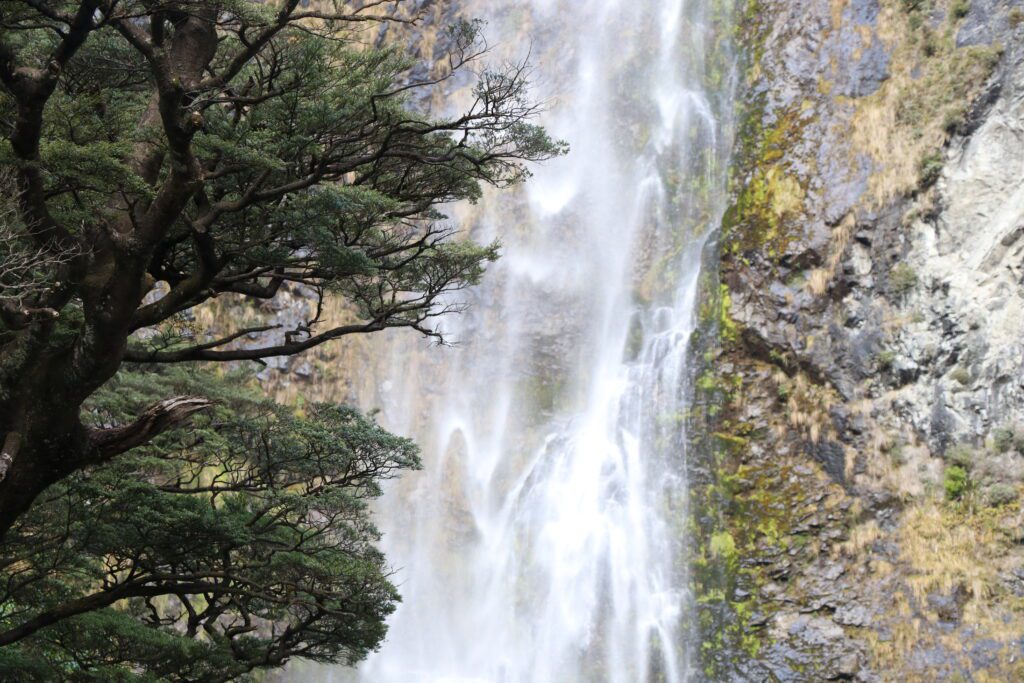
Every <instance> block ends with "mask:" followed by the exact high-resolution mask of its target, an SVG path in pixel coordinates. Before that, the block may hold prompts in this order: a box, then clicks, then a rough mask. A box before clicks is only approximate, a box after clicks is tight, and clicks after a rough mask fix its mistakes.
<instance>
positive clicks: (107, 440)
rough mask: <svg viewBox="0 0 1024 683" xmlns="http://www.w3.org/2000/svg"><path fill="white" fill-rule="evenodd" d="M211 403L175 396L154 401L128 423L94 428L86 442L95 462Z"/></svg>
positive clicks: (150, 437) (145, 440) (139, 442)
mask: <svg viewBox="0 0 1024 683" xmlns="http://www.w3.org/2000/svg"><path fill="white" fill-rule="evenodd" d="M212 405H213V402H212V401H210V400H209V399H206V398H203V397H202V396H175V397H174V398H168V399H164V400H163V401H160V402H159V403H156V404H154V405H152V406H150V407H149V408H147V409H146V411H145V412H144V413H143V414H142V416H141V417H140V418H139V419H137V420H136V421H135V422H133V423H131V424H130V425H126V426H123V427H112V428H110V429H94V430H92V431H91V432H90V433H89V442H90V445H91V447H92V449H91V450H92V452H93V453H94V454H95V459H96V460H97V461H103V460H108V459H110V458H112V457H113V456H115V455H118V454H119V453H124V452H125V451H127V450H130V449H132V448H135V447H137V446H141V445H143V444H145V443H148V442H150V441H152V440H153V439H154V438H155V437H157V436H159V435H160V434H162V433H163V432H166V431H167V430H168V429H172V428H173V427H177V426H178V425H180V424H181V423H183V422H185V421H186V420H187V419H188V418H190V417H191V416H192V415H193V414H195V413H198V412H200V411H203V410H206V409H207V408H209V407H210V406H212Z"/></svg>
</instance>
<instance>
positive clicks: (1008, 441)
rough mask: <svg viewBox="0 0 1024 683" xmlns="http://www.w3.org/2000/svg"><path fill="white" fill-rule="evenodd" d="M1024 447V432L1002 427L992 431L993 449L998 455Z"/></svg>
mask: <svg viewBox="0 0 1024 683" xmlns="http://www.w3.org/2000/svg"><path fill="white" fill-rule="evenodd" d="M1021 445H1024V432H1018V431H1017V430H1016V429H1014V428H1012V427H1000V428H998V429H995V430H993V431H992V448H993V450H995V452H996V453H1007V452H1009V451H1011V450H1014V449H1015V448H1019V447H1020V446H1021Z"/></svg>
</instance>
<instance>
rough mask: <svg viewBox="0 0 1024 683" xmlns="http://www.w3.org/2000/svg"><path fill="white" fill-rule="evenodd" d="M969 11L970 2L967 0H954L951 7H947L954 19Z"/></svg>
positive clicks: (960, 17)
mask: <svg viewBox="0 0 1024 683" xmlns="http://www.w3.org/2000/svg"><path fill="white" fill-rule="evenodd" d="M970 11H971V3H970V2H968V1H967V0H956V1H955V2H954V3H953V5H952V7H950V8H949V13H950V14H951V15H953V18H954V19H963V18H964V17H966V16H967V13H968V12H970Z"/></svg>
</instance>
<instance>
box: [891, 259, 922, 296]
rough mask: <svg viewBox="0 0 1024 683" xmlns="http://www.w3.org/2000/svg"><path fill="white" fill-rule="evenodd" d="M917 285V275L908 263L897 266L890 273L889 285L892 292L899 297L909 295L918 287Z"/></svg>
mask: <svg viewBox="0 0 1024 683" xmlns="http://www.w3.org/2000/svg"><path fill="white" fill-rule="evenodd" d="M917 283H918V279H917V273H916V272H914V269H913V268H911V267H910V266H909V265H907V264H906V263H900V264H897V265H896V266H895V267H894V268H893V269H892V270H891V271H889V284H890V286H891V287H892V291H893V292H894V293H895V294H897V295H899V296H903V295H905V294H907V293H909V292H910V291H911V290H912V289H914V288H915V287H917Z"/></svg>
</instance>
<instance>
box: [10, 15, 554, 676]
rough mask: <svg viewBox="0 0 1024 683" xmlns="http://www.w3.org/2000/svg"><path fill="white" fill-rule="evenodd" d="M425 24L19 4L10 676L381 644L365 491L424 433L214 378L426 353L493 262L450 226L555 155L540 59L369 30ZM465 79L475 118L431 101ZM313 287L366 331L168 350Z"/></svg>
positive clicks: (382, 606)
mask: <svg viewBox="0 0 1024 683" xmlns="http://www.w3.org/2000/svg"><path fill="white" fill-rule="evenodd" d="M416 20H417V16H416V14H415V12H410V11H406V10H405V9H404V8H403V3H401V2H400V1H392V0H388V1H385V0H363V1H362V2H340V1H336V2H314V3H309V2H300V1H299V0H280V1H278V2H263V3H258V2H248V1H245V0H217V1H215V0H82V1H74V2H72V1H46V0H41V1H36V0H3V1H2V2H0V85H2V87H0V131H2V137H3V139H2V142H0V158H2V161H3V166H4V170H3V172H2V173H0V192H2V194H0V445H2V452H0V539H2V541H0V542H2V562H3V567H4V569H3V571H4V579H5V580H6V584H7V587H6V589H5V591H6V592H5V593H4V602H3V605H2V611H0V630H2V633H0V645H2V646H3V647H2V649H0V658H2V659H0V666H3V667H6V668H5V669H4V670H3V671H0V675H2V676H6V675H7V673H4V672H8V673H9V672H10V671H14V670H18V671H21V672H22V673H21V674H20V675H21V676H22V677H28V676H30V675H31V676H34V677H36V678H38V679H39V680H60V679H62V678H67V679H72V680H119V679H122V678H131V677H132V676H140V677H143V678H145V677H147V676H149V677H150V678H157V679H170V680H189V681H199V680H203V681H206V680H227V679H229V678H232V677H235V676H238V675H242V674H244V673H245V672H247V671H249V670H251V669H253V668H255V667H262V666H273V665H276V664H280V663H282V662H284V661H286V660H287V659H288V658H290V657H293V656H304V657H310V658H313V659H323V660H350V661H354V660H356V659H358V658H360V657H361V656H363V655H364V654H365V653H366V652H367V651H368V650H370V649H372V648H373V647H375V646H376V644H378V643H379V642H380V639H381V638H382V637H383V626H382V622H383V618H384V616H385V615H386V614H387V612H388V611H389V610H390V609H392V606H393V603H394V600H395V599H396V595H395V592H394V589H393V587H391V586H390V584H389V583H388V581H387V571H386V565H385V563H384V561H383V558H381V557H380V556H379V554H378V553H377V552H376V551H375V550H373V547H372V546H373V540H374V538H375V532H374V531H373V529H372V525H371V524H370V522H369V519H368V516H367V514H366V512H365V509H364V504H365V500H366V499H367V498H368V497H371V496H372V495H373V494H374V493H376V491H377V489H376V484H375V483H374V482H375V481H376V480H377V479H380V478H384V477H387V476H391V475H392V474H393V473H394V472H395V471H396V470H398V469H401V468H405V467H410V466H414V465H415V462H416V461H415V453H414V449H413V447H412V445H411V444H408V443H407V442H404V441H402V440H399V439H396V437H392V436H391V435H388V434H386V433H385V432H383V431H382V430H380V429H379V428H378V427H376V426H375V425H374V424H373V422H372V421H370V420H367V419H366V418H364V417H362V416H360V415H358V414H357V413H355V412H353V411H351V410H349V409H345V408H339V407H337V406H315V407H312V408H310V409H309V410H308V411H307V412H306V414H305V415H304V416H297V415H296V414H295V411H294V410H291V409H286V408H284V407H281V406H275V405H273V404H271V403H268V402H266V401H263V400H259V399H257V398H255V397H253V396H241V395H235V394H231V393H230V392H227V393H225V392H226V390H225V389H224V388H223V387H220V388H218V387H219V383H220V382H221V380H219V379H217V377H219V376H220V374H221V372H220V371H211V370H210V369H209V368H210V367H211V364H216V363H221V364H223V363H234V364H235V365H237V363H238V362H239V361H262V360H263V359H269V358H273V357H278V356H289V355H294V354H300V353H303V352H305V351H307V350H309V349H311V348H313V347H316V346H318V345H320V344H323V343H325V342H329V341H330V340H333V339H338V338H340V337H343V336H346V335H351V334H360V333H368V332H375V331H380V330H384V329H388V328H396V327H406V328H411V329H413V330H415V331H418V332H419V333H422V334H426V335H430V336H439V335H438V333H437V332H436V328H435V327H433V325H432V324H431V321H432V320H433V319H434V318H436V317H437V316H440V315H443V314H445V313H449V312H452V311H453V310H458V309H459V307H460V304H459V302H458V299H457V298H454V297H453V296H452V293H453V292H456V291H458V290H460V289H462V288H464V287H467V286H470V285H472V284H474V283H476V282H477V281H478V279H479V278H480V276H481V275H482V273H483V271H484V268H485V267H486V265H487V263H488V262H490V261H492V260H494V259H495V258H496V257H497V248H498V247H497V245H495V244H477V243H475V242H473V241H471V240H470V239H469V238H468V237H466V236H465V235H463V234H461V233H459V231H458V228H457V226H455V225H453V224H452V223H451V222H450V221H448V220H447V219H446V218H445V216H444V215H443V214H442V213H441V212H440V210H439V207H441V206H442V205H443V204H446V203H448V202H452V201H456V200H465V199H468V200H471V201H473V200H475V199H477V198H478V197H479V196H480V194H481V191H482V189H481V188H482V185H493V186H497V187H507V186H509V185H513V184H516V183H519V182H521V181H523V180H524V179H525V178H526V177H527V176H528V175H529V173H528V170H527V164H528V163H529V162H533V161H541V160H545V159H548V158H551V157H552V156H555V155H558V154H561V153H563V152H564V151H565V146H564V144H563V143H561V142H558V141H553V140H551V139H550V138H549V137H548V136H547V134H546V133H545V132H544V130H543V129H542V128H540V127H538V126H537V125H535V124H534V123H533V122H532V119H533V118H534V116H535V115H536V113H537V111H538V109H537V104H536V103H534V102H533V101H532V100H531V99H530V98H529V95H528V91H527V86H528V83H527V77H528V66H527V65H526V64H524V63H512V64H502V65H499V66H497V67H494V66H485V65H484V64H483V62H482V58H483V56H484V55H485V53H486V45H485V43H484V42H483V40H482V38H481V36H480V29H481V25H480V24H479V23H478V22H472V21H459V22H457V23H456V24H455V25H454V26H452V27H450V28H447V29H443V30H442V29H437V30H439V31H440V35H439V36H438V37H437V40H436V44H437V45H438V47H437V48H436V49H435V50H434V53H433V57H432V60H431V61H430V62H429V63H423V62H421V61H418V60H417V59H415V58H413V57H411V56H410V55H409V54H408V53H407V51H406V50H404V49H403V48H402V47H400V46H395V45H392V44H390V43H391V42H393V41H389V40H388V39H387V31H385V30H382V29H385V28H387V27H388V26H403V27H405V26H409V27H410V31H411V32H413V33H414V32H415V31H420V30H423V29H422V28H421V27H417V26H416ZM456 79H458V80H459V81H460V86H461V83H462V81H463V80H465V81H471V82H470V84H469V85H467V86H465V87H467V88H469V91H470V92H471V96H470V98H469V102H468V104H467V106H466V107H465V108H464V109H463V110H461V111H459V112H457V113H453V114H450V113H448V112H444V113H443V114H440V115H439V114H436V113H431V111H430V110H429V107H427V106H425V105H424V102H426V101H427V100H428V95H430V94H433V93H435V92H437V90H438V89H439V86H444V85H445V84H446V83H447V82H454V80H456ZM298 286H302V287H303V288H305V289H306V291H309V290H312V291H313V292H315V295H316V297H318V299H319V301H320V302H321V303H322V302H323V300H324V298H325V297H336V298H338V299H341V300H343V301H344V302H345V303H346V306H347V308H348V310H350V311H351V321H350V322H348V323H347V324H344V325H331V324H328V323H327V322H326V321H325V320H323V316H322V314H321V311H322V310H323V307H322V306H321V305H317V306H314V307H313V308H314V311H315V312H314V314H313V315H312V316H311V317H310V319H308V320H305V321H303V322H302V323H300V324H298V325H296V326H295V327H294V328H293V329H287V330H280V329H277V330H273V329H271V327H272V326H270V325H265V324H264V325H249V326H245V325H241V324H237V323H233V322H232V321H230V320H221V321H218V324H217V326H216V327H215V328H212V329H209V330H201V331H200V333H199V334H198V335H192V334H183V333H182V332H181V330H182V327H183V326H182V325H181V324H180V322H181V321H182V320H183V319H184V318H185V317H187V316H189V315H190V314H191V311H192V309H195V308H196V307H200V306H203V305H204V304H206V303H207V302H209V301H210V300H211V299H214V298H216V297H221V296H223V297H232V298H234V299H236V300H240V301H242V302H245V303H247V304H249V305H252V306H255V305H257V304H259V303H260V302H265V301H268V300H273V299H275V298H276V297H279V296H281V295H282V293H283V292H284V291H286V290H287V289H288V288H290V287H298ZM233 325H234V326H233ZM272 332H273V333H276V336H274V337H272V338H273V339H274V340H275V341H265V340H267V339H270V338H271V337H268V336H266V335H267V334H268V333H272ZM182 364H184V365H182ZM194 366H206V368H207V369H206V370H197V369H195V367H194ZM115 404H116V405H115ZM188 419H191V420H193V421H195V424H194V425H193V427H192V428H190V429H189V430H187V431H186V430H183V429H180V426H181V425H182V423H183V422H184V421H186V420H188ZM97 634H102V636H99V635H97ZM11 667H15V668H14V669H12V668H11ZM18 667H21V668H18ZM115 672H116V673H115Z"/></svg>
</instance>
